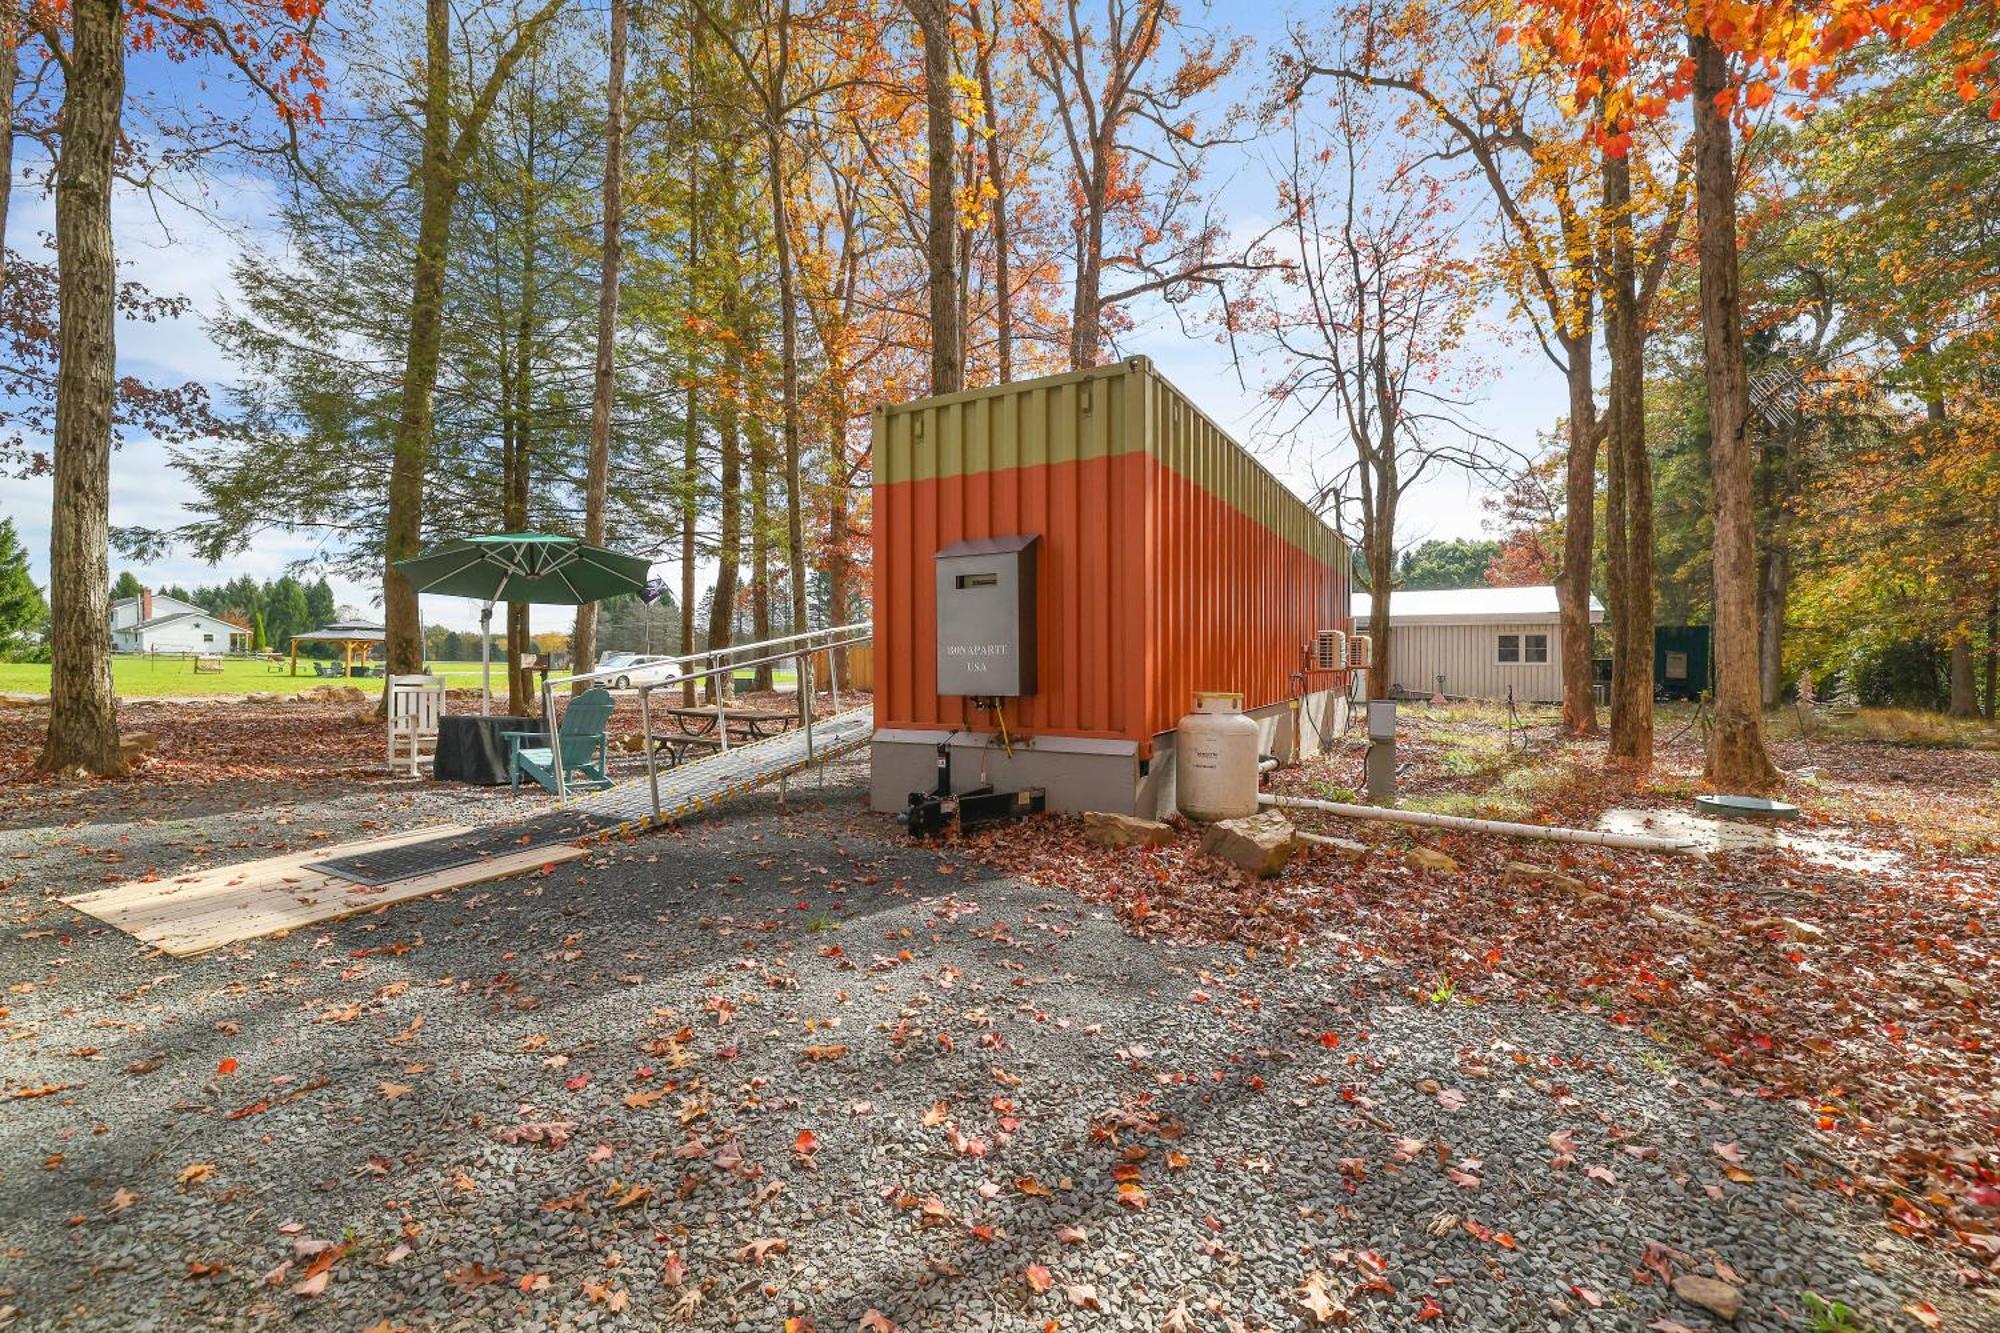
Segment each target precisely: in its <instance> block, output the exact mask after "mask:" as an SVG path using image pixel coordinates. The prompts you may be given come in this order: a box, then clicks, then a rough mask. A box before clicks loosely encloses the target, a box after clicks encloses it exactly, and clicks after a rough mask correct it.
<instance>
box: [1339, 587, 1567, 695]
mask: <svg viewBox="0 0 2000 1333" xmlns="http://www.w3.org/2000/svg"><path fill="white" fill-rule="evenodd" d="M1368 610H1369V600H1368V594H1366V593H1360V592H1357V593H1355V594H1354V597H1353V612H1354V627H1355V628H1356V629H1357V630H1363V629H1366V628H1367V625H1368ZM1603 621H1604V607H1603V606H1602V605H1601V604H1600V603H1599V602H1598V600H1597V599H1596V598H1595V597H1593V598H1591V599H1590V623H1591V624H1593V625H1598V624H1602V623H1603ZM1561 638H1562V624H1561V616H1560V614H1559V612H1558V610H1557V607H1556V590H1555V588H1554V587H1553V586H1551V585H1547V584H1544V585H1541V586H1538V587H1529V588H1455V589H1452V590H1450V591H1447V592H1395V593H1391V594H1390V596H1389V642H1390V647H1389V678H1390V682H1391V684H1392V686H1393V687H1394V689H1395V692H1396V693H1397V694H1399V695H1403V696H1405V697H1411V696H1414V697H1419V698H1428V697H1429V696H1431V695H1433V694H1439V693H1442V694H1444V695H1445V696H1447V697H1448V698H1453V699H1505V698H1506V697H1507V692H1508V690H1509V689H1512V690H1513V694H1514V701H1515V702H1516V703H1523V704H1529V703H1555V702H1559V701H1560V700H1561V699H1562V688H1563V668H1562V645H1561Z"/></svg>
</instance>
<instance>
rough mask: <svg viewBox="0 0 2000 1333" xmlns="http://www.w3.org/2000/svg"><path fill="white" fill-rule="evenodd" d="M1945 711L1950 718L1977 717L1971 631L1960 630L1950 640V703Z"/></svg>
mask: <svg viewBox="0 0 2000 1333" xmlns="http://www.w3.org/2000/svg"><path fill="white" fill-rule="evenodd" d="M1945 711H1946V712H1947V713H1948V714H1949V715H1950V716H1952V717H1978V716H1979V686H1978V683H1977V682H1976V681H1975V679H1974V677H1973V672H1972V630H1971V629H1970V628H1964V629H1960V630H1959V631H1958V632H1957V633H1956V634H1954V635H1953V636H1952V639H1951V702H1950V704H1949V705H1948V706H1947V707H1946V709H1945Z"/></svg>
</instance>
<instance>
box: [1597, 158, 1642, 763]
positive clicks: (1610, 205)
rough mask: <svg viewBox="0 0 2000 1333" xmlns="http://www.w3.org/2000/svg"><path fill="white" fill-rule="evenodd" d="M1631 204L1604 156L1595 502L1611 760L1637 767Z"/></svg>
mask: <svg viewBox="0 0 2000 1333" xmlns="http://www.w3.org/2000/svg"><path fill="white" fill-rule="evenodd" d="M1631 202H1632V167H1631V163H1630V161H1629V160H1628V159H1626V158H1624V157H1612V156H1609V155H1607V156H1606V157H1605V159H1604V205H1605V213H1606V215H1607V223H1608V225H1610V226H1611V227H1612V229H1613V230H1612V244H1611V275H1610V276H1611V281H1610V283H1609V285H1608V288H1607V291H1606V295H1605V303H1604V324H1605V329H1604V334H1605V346H1606V350H1607V352H1608V353H1609V355H1610V358H1611V391H1610V401H1609V403H1608V405H1607V411H1606V414H1605V452H1606V454H1607V455H1608V462H1609V465H1610V466H1609V473H1610V476H1609V485H1608V486H1607V488H1606V494H1605V505H1604V509H1605V515H1604V547H1605V565H1606V568H1607V569H1608V571H1609V582H1610V593H1611V738H1610V757H1611V758H1612V759H1613V760H1614V761H1616V762H1620V763H1627V764H1635V765H1638V766H1640V767H1645V766H1647V765H1650V764H1651V763H1652V762H1653V471H1652V463H1651V460H1650V459H1648V458H1647V456H1646V404H1645V392H1646V366H1645V355H1646V330H1645V325H1644V323H1643V322H1642V320H1641V319H1640V316H1639V293H1638V274H1637V271H1636V266H1635V263H1634V257H1633V245H1632V227H1633V220H1632V218H1631V216H1630V212H1631Z"/></svg>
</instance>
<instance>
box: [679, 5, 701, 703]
mask: <svg viewBox="0 0 2000 1333" xmlns="http://www.w3.org/2000/svg"><path fill="white" fill-rule="evenodd" d="M700 43H701V25H700V24H692V25H691V26H690V30H689V33H688V45H689V56H688V64H689V67H690V68H694V67H695V66H696V65H697V63H698V61H697V56H698V54H699V52H700ZM698 153H699V149H693V150H691V151H690V154H689V157H690V160H689V162H688V238H687V284H688V289H687V290H688V319H689V321H690V323H692V321H693V319H694V314H695V312H696V311H697V310H699V309H700V308H701V302H700V300H699V299H698V293H699V288H698V286H697V280H698V276H699V274H700V271H701V270H700V263H701V166H700V160H699V157H698ZM700 381H701V361H700V353H699V352H697V351H696V350H695V347H694V344H693V342H692V341H690V343H689V345H688V364H687V417H686V419H685V420H684V421H683V422H682V423H681V656H682V657H684V658H687V657H692V656H694V623H695V604H694V597H695V579H694V574H695V569H694V559H695V526H696V524H697V523H698V522H699V521H700V519H701V402H700V399H699V398H698V397H697V396H696V395H697V390H696V386H697V385H698V384H699V383H700ZM694 688H695V687H694V682H693V681H689V682H688V683H687V684H685V685H683V686H681V705H682V706H683V707H693V706H694Z"/></svg>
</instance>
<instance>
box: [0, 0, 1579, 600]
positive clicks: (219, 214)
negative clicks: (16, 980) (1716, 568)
mask: <svg viewBox="0 0 2000 1333" xmlns="http://www.w3.org/2000/svg"><path fill="white" fill-rule="evenodd" d="M1191 8H1192V7H1191ZM1292 12H1294V11H1293V10H1292V9H1290V8H1286V7H1279V6H1272V7H1268V8H1258V9H1245V10H1241V11H1239V10H1238V8H1237V7H1236V6H1235V5H1225V6H1220V7H1217V8H1216V9H1214V10H1212V11H1211V13H1212V14H1214V15H1216V16H1217V19H1216V20H1214V21H1219V22H1222V23H1227V24H1229V25H1231V26H1234V27H1235V28H1236V30H1237V31H1239V32H1245V28H1244V21H1245V20H1246V19H1247V20H1248V21H1249V27H1248V30H1247V32H1246V35H1248V36H1250V37H1252V38H1253V39H1255V40H1256V41H1258V43H1259V44H1260V46H1267V45H1268V44H1269V43H1271V42H1283V41H1284V40H1285V36H1284V33H1285V23H1286V21H1287V20H1288V18H1289V17H1290V15H1291V14H1292ZM1302 12H1314V13H1316V12H1323V11H1319V10H1317V9H1315V8H1312V7H1305V8H1304V9H1303V11H1302ZM1264 67H1265V66H1264V56H1263V54H1262V53H1261V51H1260V52H1257V53H1253V54H1252V55H1251V56H1250V58H1249V61H1248V63H1247V64H1246V75H1248V74H1255V73H1261V71H1262V70H1263V68H1264ZM132 73H133V76H134V83H135V86H137V87H141V88H145V87H147V86H148V84H149V83H152V81H160V82H158V83H157V84H154V85H153V86H156V87H158V88H159V89H160V90H161V91H164V92H167V93H169V94H170V95H174V96H179V97H185V98H190V99H192V98H194V97H197V96H204V95H210V94H212V93H213V92H214V91H215V85H214V84H212V83H211V84H208V85H206V87H204V86H202V85H201V71H200V70H198V69H197V68H195V67H191V66H188V65H173V64H169V63H167V62H165V61H160V60H157V59H154V58H150V57H138V58H137V59H135V61H134V69H133V71H132ZM1210 180H1211V181H1212V182H1213V183H1214V188H1215V190H1216V192H1217V195H1218V198H1219V200H1220V202H1221V204H1222V206H1223V212H1224V213H1225V215H1226V216H1227V217H1228V218H1229V220H1230V223H1231V225H1232V227H1233V228H1234V229H1235V230H1236V231H1237V232H1238V233H1239V234H1246V235H1254V234H1256V232H1258V231H1260V230H1261V229H1262V227H1263V226H1264V225H1265V224H1266V223H1267V222H1268V218H1269V214H1270V210H1271V208H1272V206H1273V203H1274V191H1273V186H1272V184H1271V180H1270V177H1269V173H1268V172H1267V170H1266V169H1265V168H1264V166H1263V165H1261V163H1260V162H1259V161H1258V160H1256V158H1255V157H1254V156H1252V155H1251V154H1250V153H1249V152H1248V151H1245V152H1244V153H1242V154H1240V155H1238V156H1236V157H1234V158H1230V159H1227V160H1224V161H1221V162H1218V163H1217V165H1216V169H1215V170H1213V171H1212V173H1211V175H1210ZM269 199H270V195H269V192H268V189H267V188H266V187H265V186H263V185H262V184H261V183H259V182H257V181H255V180H252V179H242V180H230V181H224V182H220V183H218V184H217V185H215V186H214V187H212V188H211V191H210V197H209V199H208V201H207V203H206V204H205V206H204V207H203V208H202V209H201V210H200V211H195V210H191V209H187V208H181V207H176V206H173V205H171V204H167V203H164V202H163V201H147V200H144V199H141V198H138V197H136V196H135V195H133V194H131V193H130V192H127V193H125V194H122V195H121V196H120V197H119V199H118V201H117V206H116V214H115V227H116V235H117V245H118V250H119V257H120V260H121V262H122V264H123V267H124V274H125V276H126V277H128V278H132V279H136V280H138V281H139V282H142V283H144V284H145V285H146V286H147V287H149V288H151V289H152V290H153V291H154V292H155V293H158V294H175V295H183V296H186V297H188V298H190V299H191V301H192V303H193V309H192V310H191V312H190V313H189V314H188V315H187V316H185V317H183V318H181V319H179V320H176V321H166V322H162V323H158V324H142V323H127V324H126V325H124V326H123V327H121V329H120V331H119V348H118V354H119V370H120V373H121V374H131V375H138V376H141V377H143V378H146V379H149V380H153V381H157V382H164V383H179V382H182V381H185V380H200V381H203V382H205V383H207V384H208V385H209V386H210V388H211V390H212V392H213V393H214V394H215V396H216V398H217V400H218V402H221V401H225V400H226V396H227V395H226V390H227V385H228V382H229V379H230V367H229V365H228V363H227V362H226V361H225V360H224V359H223V358H222V356H221V355H220V353H219V352H218V351H217V349H216V348H215V347H214V345H213V344H212V343H210V342H209V340H208V338H207V336H206V335H205V333H204V331H203V327H202V317H203V315H204V314H206V313H208V312H210V311H213V310H214V309H215V308H216V307H217V305H218V304H219V303H220V302H221V301H224V300H226V299H227V298H228V297H229V296H230V295H232V294H233V287H232V284H231V282H230V277H229V265H230V261H231V259H232V257H233V256H234V255H235V254H236V253H237V252H238V249H239V246H240V245H241V244H242V243H243V240H244V238H246V237H254V236H258V235H263V234H268V224H267V216H268V203H269ZM1478 203H1479V201H1478V200H1476V199H1472V200H1468V204H1469V205H1471V206H1476V205H1477V204H1478ZM8 225H9V238H8V239H9V241H10V242H11V243H12V245H13V246H14V248H16V249H18V250H22V251H24V252H29V253H35V252H39V251H41V250H42V248H43V246H44V244H45V237H46V236H47V235H48V234H49V233H51V232H52V231H53V227H54V215H53V207H52V205H51V203H50V201H49V200H48V199H47V198H45V197H41V196H38V195H37V194H36V193H35V192H34V191H33V190H32V189H29V188H17V190H16V191H15V194H14V198H13V202H12V211H11V216H10V217H9V219H8ZM1121 350H1122V351H1124V352H1126V353H1143V354H1145V355H1147V356H1150V357H1151V358H1153V360H1154V362H1155V363H1156V365H1157V366H1158V367H1159V369H1160V370H1161V371H1162V372H1163V373H1164V374H1165V375H1166V376H1167V377H1168V378H1169V379H1170V380H1172V381H1173V382H1174V383H1175V384H1176V385H1178V386H1179V387H1180V388H1181V389H1182V391H1183V392H1185V393H1187V394H1188V395H1189V396H1190V397H1191V398H1193V399H1194V400H1195V401H1196V402H1197V403H1199V404H1200V405H1201V406H1202V407H1203V408H1204V409H1205V410H1206V411H1207V412H1208V413H1209V414H1210V415H1211V416H1213V417H1214V418H1215V419H1216V420H1217V421H1218V422H1220V423H1221V424H1222V425H1223V426H1225V427H1226V428H1228V429H1229V430H1231V431H1232V432H1233V433H1234V434H1235V435H1236V436H1237V438H1238V439H1239V440H1242V441H1243V442H1244V443H1246V444H1247V445H1249V446H1250V447H1251V448H1252V449H1253V450H1255V451H1256V452H1258V454H1259V456H1260V457H1262V458H1263V459H1264V461H1265V463H1266V465H1267V466H1269V467H1270V468H1271V469H1272V470H1273V471H1274V472H1276V473H1277V474H1278V475H1279V476H1281V477H1283V478H1285V479H1286V480H1287V481H1289V482H1291V483H1292V484H1293V485H1294V486H1297V487H1300V488H1303V487H1304V486H1305V484H1306V481H1307V478H1308V477H1309V476H1310V475H1311V472H1312V470H1313V469H1312V467H1311V463H1312V459H1311V458H1310V457H1309V456H1308V455H1309V454H1310V452H1311V451H1313V450H1315V449H1321V450H1333V449H1337V448H1338V447H1339V446H1338V444H1337V440H1336V439H1335V437H1334V435H1333V433H1332V431H1331V428H1330V427H1329V429H1328V431H1327V433H1326V434H1325V436H1324V437H1323V439H1321V438H1316V437H1315V436H1314V435H1313V434H1312V433H1310V432H1308V433H1306V434H1304V435H1301V436H1300V437H1298V438H1296V439H1294V440H1292V441H1290V442H1282V441H1277V440H1274V439H1272V438H1270V433H1269V429H1268V426H1267V425H1266V424H1265V423H1266V418H1267V417H1268V415H1269V410H1268V402H1267V400H1266V398H1265V396H1264V393H1263V389H1264V387H1265V386H1266V384H1268V382H1269V369H1268V367H1266V366H1262V365H1259V364H1256V362H1255V359H1254V354H1253V356H1252V358H1251V359H1250V362H1249V363H1248V364H1246V365H1245V366H1244V367H1242V368H1240V369H1239V367H1237V366H1236V365H1234V364H1232V362H1231V361H1230V358H1229V356H1228V353H1227V349H1226V348H1225V347H1224V346H1222V345H1221V344H1220V343H1219V342H1217V341H1216V340H1215V338H1214V337H1213V335H1212V334H1211V333H1210V332H1209V331H1207V330H1202V329H1196V330H1195V331H1194V332H1193V333H1192V335H1191V336H1190V335H1185V334H1183V333H1182V331H1181V329H1180V327H1179V325H1178V324H1177V323H1176V322H1175V321H1174V320H1172V319H1171V318H1170V317H1168V316H1166V315H1165V314H1164V313H1159V314H1155V315H1152V316H1150V317H1147V318H1145V319H1142V321H1141V324H1140V327H1139V328H1138V329H1137V330H1135V331H1134V333H1133V334H1132V335H1131V336H1129V337H1127V338H1125V339H1124V340H1123V342H1122V344H1121ZM1469 350H1470V351H1471V353H1472V354H1473V355H1474V356H1475V357H1476V358H1477V359H1478V361H1479V363H1480V365H1481V368H1482V374H1481V388H1480V389H1479V391H1478V395H1477V396H1478V401H1477V403H1476V405H1475V407H1474V408H1473V410H1472V411H1471V413H1470V414H1469V415H1470V416H1471V417H1472V418H1473V419H1475V420H1476V421H1477V422H1478V423H1479V425H1480V426H1481V427H1482V428H1483V429H1484V430H1486V431H1487V432H1488V433H1490V434H1492V435H1494V436H1496V437H1498V438H1499V439H1501V440H1503V441H1505V442H1506V443H1508V444H1510V445H1512V446H1514V447H1516V448H1518V449H1522V450H1526V449H1528V448H1530V447H1531V446H1532V445H1533V444H1534V441H1535V437H1536V433H1537V432H1538V431H1545V430H1547V429H1549V428H1550V427H1551V426H1552V425H1553V424H1554V422H1555V420H1556V418H1557V416H1558V415H1559V414H1560V412H1561V411H1562V406H1563V388H1562V383H1561V380H1560V378H1559V377H1558V376H1557V375H1556V374H1555V372H1554V370H1553V369H1552V368H1551V367H1550V365H1549V363H1548V362H1547V361H1546V360H1545V359H1544V358H1543V356H1542V355H1541V353H1540V352H1539V351H1538V350H1537V349H1535V348H1534V347H1533V346H1532V345H1529V344H1525V343H1519V342H1512V341H1503V340H1502V339H1501V338H1500V337H1499V336H1497V334H1496V333H1493V332H1488V333H1482V334H1481V335H1479V336H1478V338H1477V339H1476V340H1475V343H1474V345H1473V346H1472V347H1471V348H1470V349H1469ZM1239 376H1240V379H1239ZM1323 470H1324V468H1322V471H1323ZM189 496H190V491H189V488H188V487H187V485H186V483H185V481H184V480H183V479H182V478H181V477H180V475H179V474H178V473H177V472H176V471H175V470H174V468H173V466H172V464H171V461H170V459H169V457H168V454H167V451H166V449H165V448H164V447H163V446H162V445H160V444H159V443H157V442H156V441H152V440H142V439H134V440H132V441H130V442H129V443H127V444H126V445H125V447H124V448H123V449H121V450H120V451H119V452H118V453H117V454H116V456H115V457H114V459H113V461H112V476H111V520H112V522H113V524H145V525H149V526H160V527H164V526H171V525H173V524H175V523H177V522H179V521H181V520H182V519H183V518H184V517H185V515H184V513H183V509H182V506H183V505H184V503H185V502H186V501H187V500H188V498H189ZM1480 496H1481V493H1480V491H1479V490H1478V489H1477V488H1476V487H1475V486H1473V485H1472V484H1471V483H1469V482H1468V481H1466V480H1465V479H1463V478H1459V477H1444V478H1440V479H1438V480H1436V481H1432V482H1428V483H1426V484H1425V485H1424V486H1422V487H1421V488H1420V489H1419V490H1418V491H1416V492H1415V493H1413V494H1412V495H1411V496H1410V497H1409V499H1408V501H1407V503H1406V506H1405V510H1404V515H1403V522H1402V524H1401V530H1400V531H1399V533H1398V538H1399V544H1412V543H1414V542H1416V541H1419V540H1422V539H1424V538H1426V537H1464V536H1478V535H1482V525H1483V520H1484V517H1485V515H1484V512H1483V510H1482V509H1481V506H1480ZM49 505H50V488H49V483H48V481H47V479H46V478H40V479H29V480H14V479H11V478H0V513H4V514H6V515H7V516H9V517H11V518H12V519H13V520H14V523H15V526H16V528H17V529H19V531H20V533H21V536H22V538H23V541H24V543H25V545H26V546H27V547H28V549H29V552H30V561H31V566H32V568H33V570H34V576H35V578H36V579H37V581H40V582H46V579H47V553H48V528H49ZM314 554H315V544H314V542H313V541H312V540H311V539H310V538H309V537H303V536H300V537H286V536H283V535H268V536H263V537H259V538H258V539H257V540H256V541H255V542H254V543H253V545H252V547H251V549H249V550H248V551H246V552H244V553H242V554H240V555H238V556H235V557H232V558H231V559H230V560H228V561H226V562H225V563H224V564H223V565H222V566H220V567H212V566H209V565H208V564H206V563H205V562H203V561H200V560H197V559H195V558H193V557H191V556H187V555H183V554H178V553H177V554H176V555H174V556H172V557H169V558H167V559H164V560H162V561H159V562H157V563H156V564H153V565H151V566H147V567H145V568H143V569H140V570H139V571H138V572H139V573H140V575H141V577H142V578H144V579H145V580H146V581H147V582H148V583H150V584H153V585H155V586H158V585H162V584H168V583H206V582H217V581H221V580H225V579H228V578H232V577H234V576H236V575H237V574H243V573H248V574H251V575H253V576H255V577H257V578H269V577H275V576H277V575H278V574H280V573H282V572H284V570H285V568H286V567H287V566H288V565H289V564H290V563H291V562H294V561H297V560H301V559H310V558H312V557H313V555H314ZM122 567H124V566H123V564H122V563H121V562H118V561H117V560H115V559H114V561H113V570H114V572H115V571H116V570H117V569H120V568H122ZM661 572H663V573H667V574H668V575H669V576H670V577H672V576H673V574H674V571H673V570H672V569H671V568H670V567H663V568H662V571H661ZM706 573H707V571H703V574H704V576H706ZM334 582H335V590H336V594H337V595H338V597H339V598H340V600H341V601H342V602H343V603H348V604H352V605H355V606H358V607H362V608H364V609H367V610H369V611H370V612H371V613H372V611H373V603H374V600H375V596H376V590H375V589H374V588H372V587H368V586H365V585H360V584H354V583H350V582H346V581H343V580H340V579H335V581H334ZM424 617H425V619H426V621H435V622H440V623H444V624H448V625H453V626H455V627H459V628H466V629H470V628H473V627H475V626H476V624H477V615H476V611H475V609H474V608H473V606H472V604H471V603H465V602H459V601H456V600H455V599H447V598H437V599H431V600H427V601H426V604H425V607H424ZM544 622H546V623H544ZM567 622H568V615H567V613H565V612H562V611H560V610H557V609H549V610H547V611H545V612H543V613H541V614H539V615H538V616H537V621H536V627H537V628H538V629H540V628H548V629H559V628H565V627H566V626H567Z"/></svg>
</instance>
